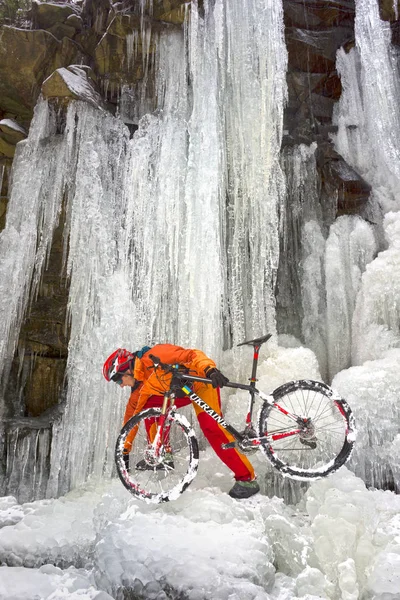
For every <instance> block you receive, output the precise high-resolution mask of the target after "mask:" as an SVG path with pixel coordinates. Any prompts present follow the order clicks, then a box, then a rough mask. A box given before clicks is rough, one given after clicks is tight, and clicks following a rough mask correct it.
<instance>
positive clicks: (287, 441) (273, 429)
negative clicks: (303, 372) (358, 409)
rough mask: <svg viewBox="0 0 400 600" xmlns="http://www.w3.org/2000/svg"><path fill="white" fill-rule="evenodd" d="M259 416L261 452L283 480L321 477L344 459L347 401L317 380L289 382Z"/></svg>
mask: <svg viewBox="0 0 400 600" xmlns="http://www.w3.org/2000/svg"><path fill="white" fill-rule="evenodd" d="M271 396H272V398H273V402H272V403H269V402H265V403H264V404H263V406H262V408H261V410H260V415H259V422H258V427H259V435H260V437H261V438H264V439H262V440H261V449H262V451H263V452H264V454H266V456H267V458H268V459H269V461H270V462H271V463H272V465H273V466H274V467H275V468H276V469H278V471H280V472H281V473H282V474H283V475H284V476H287V477H291V478H292V479H299V480H306V481H307V480H312V479H319V478H321V477H325V476H326V475H329V474H330V473H333V472H335V471H337V469H339V467H341V466H342V465H343V464H344V463H345V462H346V461H347V460H348V459H349V458H350V455H351V452H352V449H353V446H354V441H355V437H356V429H355V423H354V417H353V414H352V412H351V409H350V407H349V405H348V404H347V402H346V401H345V400H343V398H340V397H339V396H338V395H337V394H336V393H335V392H334V391H333V390H332V389H331V388H330V387H329V386H327V385H326V384H324V383H321V382H319V381H309V380H304V381H291V382H289V383H286V384H284V385H282V386H280V387H279V388H277V389H276V390H275V391H273V392H272V394H271Z"/></svg>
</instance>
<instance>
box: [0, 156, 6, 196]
mask: <svg viewBox="0 0 400 600" xmlns="http://www.w3.org/2000/svg"><path fill="white" fill-rule="evenodd" d="M4 171H5V165H1V164H0V196H1V191H2V189H3V177H4Z"/></svg>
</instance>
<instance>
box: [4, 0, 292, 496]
mask: <svg viewBox="0 0 400 600" xmlns="http://www.w3.org/2000/svg"><path fill="white" fill-rule="evenodd" d="M146 35H147V34H146ZM154 39H155V40H156V42H157V54H156V58H155V60H156V63H157V64H156V69H155V72H156V78H155V82H154V87H155V90H156V104H157V106H156V109H155V110H154V111H153V112H152V113H148V114H144V116H143V117H142V118H141V120H140V121H139V128H138V130H137V131H136V132H135V134H134V136H133V138H132V139H131V140H129V139H128V130H127V128H126V127H125V126H124V124H123V122H122V121H121V119H119V118H115V117H112V116H111V115H109V114H107V113H105V112H104V111H102V110H100V109H95V108H93V107H91V106H86V105H84V104H82V103H79V102H78V103H71V105H70V106H69V108H68V113H67V115H66V125H65V130H64V131H62V127H61V126H60V122H57V120H55V121H54V125H52V121H51V119H52V110H51V107H48V105H47V103H46V102H40V103H39V104H38V106H37V109H36V119H35V121H34V123H33V125H32V128H31V131H30V134H29V138H28V140H27V142H26V145H25V147H24V148H21V152H20V156H19V157H17V159H16V161H15V168H14V174H13V182H14V184H13V197H12V198H13V199H12V200H11V201H10V207H9V216H8V225H7V229H6V230H5V232H3V234H2V238H1V240H2V241H1V243H2V247H3V252H4V254H5V255H6V256H9V254H10V252H9V249H10V247H11V248H14V250H13V252H12V253H11V258H10V259H7V260H6V261H5V262H4V267H3V268H4V269H6V270H7V272H6V273H5V274H4V278H3V277H2V281H4V282H6V281H7V282H8V285H7V288H6V287H5V286H3V287H2V288H1V293H2V296H1V302H0V311H1V314H2V315H3V314H4V319H2V325H1V326H2V327H3V328H5V329H4V331H2V332H1V343H2V346H1V352H2V356H3V357H5V358H6V359H7V360H6V361H2V364H6V363H7V364H8V365H9V364H10V362H11V359H12V356H13V351H14V347H15V343H16V340H17V337H18V331H19V327H20V324H21V321H22V319H23V316H24V313H25V311H26V308H27V306H28V299H29V290H30V287H31V284H30V281H31V280H33V282H34V283H33V287H32V290H33V293H34V287H35V285H37V283H38V282H39V281H40V276H41V272H42V268H43V265H44V264H45V259H46V256H47V254H48V252H49V248H50V244H51V240H52V231H53V230H54V228H55V226H56V225H57V223H58V216H59V214H60V212H61V209H62V207H63V206H65V213H66V217H65V228H64V237H65V261H66V273H67V276H68V278H69V281H70V291H69V303H68V312H69V322H70V323H69V324H70V343H69V353H68V364H67V393H66V399H65V403H64V405H63V415H62V417H60V418H58V419H56V421H55V423H54V424H53V427H52V445H51V460H50V475H49V484H48V489H47V495H57V494H60V493H63V492H65V491H66V490H68V489H70V488H71V487H74V486H76V485H78V484H79V483H81V482H83V481H85V480H86V478H87V477H88V476H89V475H90V474H94V475H100V476H103V475H110V474H111V471H112V465H113V447H114V439H115V437H116V433H117V431H118V428H119V423H120V421H121V418H122V404H123V400H122V394H121V393H120V391H119V390H118V389H114V388H113V389H110V386H107V384H106V382H104V381H102V378H101V366H102V362H103V361H104V358H105V357H106V356H107V355H108V354H109V353H110V352H111V351H112V350H113V349H114V348H115V347H117V346H124V347H127V348H131V349H135V348H137V347H139V346H141V345H143V344H145V343H155V342H163V341H169V342H172V343H178V344H182V345H187V346H191V347H201V348H202V349H204V350H205V351H206V352H208V353H209V354H210V355H211V356H213V358H214V359H216V360H220V359H221V354H222V349H223V347H224V346H225V347H228V346H230V345H231V344H232V340H233V341H234V342H239V341H243V339H244V338H245V337H252V336H253V337H254V336H257V335H261V334H263V333H265V332H267V331H271V332H275V331H276V326H275V307H274V294H273V292H274V285H275V280H276V270H277V265H278V257H279V243H278V241H279V237H278V231H279V227H278V208H279V204H280V203H281V202H282V198H283V193H284V179H283V175H282V171H281V167H280V164H279V151H280V146H281V138H282V118H283V108H284V103H285V98H286V82H285V72H286V63H287V52H286V47H285V43H284V36H283V11H282V5H281V3H279V2H278V3H277V2H276V1H275V0H249V1H248V2H246V3H243V4H242V3H239V4H237V5H236V4H234V5H232V3H231V2H228V1H227V0H216V1H215V2H212V3H211V2H210V3H209V2H205V3H204V11H203V12H202V13H201V14H200V13H199V12H198V10H197V3H196V2H193V5H192V11H191V19H190V23H189V24H188V25H187V26H186V27H185V29H184V30H183V31H181V32H179V31H169V32H166V33H163V34H160V35H157V36H155V38H154ZM146 40H147V42H149V40H148V36H147V37H146ZM134 52H135V41H134V40H129V41H128V43H127V53H128V55H129V56H128V57H127V59H128V61H129V60H132V53H134ZM144 60H145V61H147V60H148V58H146V57H145V58H144ZM146 64H147V63H146ZM146 89H147V88H146V86H144V87H143V89H142V90H141V91H140V93H141V94H142V96H143V93H144V92H143V90H145V91H146ZM130 101H132V102H134V101H135V95H134V94H132V95H131V96H130V95H129V93H124V94H123V98H121V106H120V111H119V115H120V117H123V116H124V115H134V114H135V110H134V109H133V107H132V106H130V105H129V102H130ZM140 106H141V109H140V110H143V107H145V106H149V102H147V103H146V99H145V98H143V97H141V103H140ZM255 122H256V123H258V127H254V123H255ZM56 132H57V133H56ZM238 132H240V135H239V134H238ZM27 160H30V161H31V164H34V165H36V168H33V169H32V168H30V169H29V171H28V169H27V168H26V164H25V163H26V161H27ZM43 164H44V165H46V167H45V168H44V167H43V166H42V165H43ZM27 172H30V173H33V176H32V177H33V180H31V178H30V177H27ZM41 178H42V179H41ZM32 190H33V191H34V193H32ZM43 192H45V193H43ZM22 197H27V198H30V199H31V200H30V202H31V203H30V204H29V205H28V204H27V203H26V202H25V203H22V202H20V199H21V198H22ZM14 198H15V200H14ZM63 202H64V205H63ZM18 204H23V205H24V207H25V212H24V213H22V211H20V212H19V211H18ZM28 215H30V216H31V218H29V216H28ZM32 215H33V216H34V218H32ZM22 235H24V240H25V242H24V244H23V246H20V240H21V236H22ZM36 246H37V250H35V248H36ZM15 261H17V262H18V264H16V262H15ZM17 278H18V281H17ZM9 281H12V282H13V283H12V285H13V287H12V292H13V294H12V303H10V302H9V297H8V293H9V291H10V285H9ZM7 361H8V362H7ZM5 375H6V374H5ZM114 387H115V386H114ZM22 410H23V407H22ZM38 435H39V437H40V433H39V434H38ZM43 435H44V433H43ZM46 435H48V429H46ZM32 443H35V442H34V441H32ZM17 453H18V452H17ZM28 455H30V453H29V452H28ZM13 460H14V458H13V457H12V456H11V455H10V456H8V461H9V466H8V470H10V469H11V468H12V469H14V470H15V469H17V470H18V468H19V467H18V464H17V462H18V461H15V462H14V463H13V464H11V462H10V461H13ZM35 476H37V477H39V478H40V480H41V481H42V482H43V481H44V480H45V479H46V473H45V472H42V471H41V472H40V473H38V474H36V475H35ZM32 486H33V484H32V475H31V474H30V469H29V468H27V469H25V470H24V471H23V472H21V483H20V492H21V489H23V490H24V494H25V495H24V497H25V498H27V497H29V488H30V487H32Z"/></svg>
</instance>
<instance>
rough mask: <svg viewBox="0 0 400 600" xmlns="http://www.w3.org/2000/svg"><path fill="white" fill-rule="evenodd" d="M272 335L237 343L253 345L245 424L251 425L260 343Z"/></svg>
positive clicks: (268, 334)
mask: <svg viewBox="0 0 400 600" xmlns="http://www.w3.org/2000/svg"><path fill="white" fill-rule="evenodd" d="M271 337H272V334H271V333H267V335H264V336H262V337H260V338H257V339H255V340H247V341H246V342H242V343H241V344H238V346H244V345H247V346H253V348H254V352H253V367H252V370H251V378H250V386H249V387H250V388H253V389H250V390H249V393H250V401H249V410H248V412H247V416H246V426H248V427H249V426H250V425H251V419H252V414H253V406H254V398H255V392H254V391H253V390H254V389H255V387H256V381H257V377H256V375H257V366H258V356H259V353H260V348H261V346H262V344H264V342H267V341H268V340H269V339H270V338H271Z"/></svg>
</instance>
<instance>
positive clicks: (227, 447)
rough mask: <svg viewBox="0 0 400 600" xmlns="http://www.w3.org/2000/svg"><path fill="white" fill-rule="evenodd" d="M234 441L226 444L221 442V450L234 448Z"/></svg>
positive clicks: (235, 444)
mask: <svg viewBox="0 0 400 600" xmlns="http://www.w3.org/2000/svg"><path fill="white" fill-rule="evenodd" d="M236 446H237V443H236V442H229V443H228V444H221V448H222V450H229V449H230V448H236Z"/></svg>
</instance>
